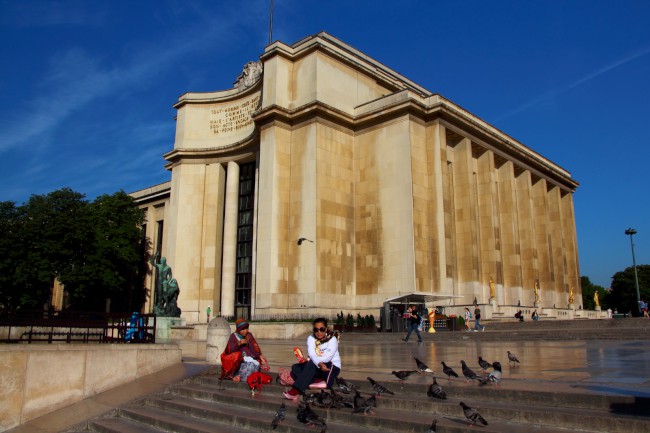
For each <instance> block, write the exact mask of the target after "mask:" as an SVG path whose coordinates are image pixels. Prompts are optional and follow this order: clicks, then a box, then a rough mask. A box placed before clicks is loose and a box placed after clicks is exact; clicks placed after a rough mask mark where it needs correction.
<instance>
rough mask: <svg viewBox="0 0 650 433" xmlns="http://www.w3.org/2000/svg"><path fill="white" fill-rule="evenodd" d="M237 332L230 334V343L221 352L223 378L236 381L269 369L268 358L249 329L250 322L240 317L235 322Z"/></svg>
mask: <svg viewBox="0 0 650 433" xmlns="http://www.w3.org/2000/svg"><path fill="white" fill-rule="evenodd" d="M235 328H236V330H235V332H233V333H232V334H230V338H229V339H228V345H227V346H226V349H225V350H224V351H223V353H222V354H221V379H232V380H234V381H236V382H238V381H240V380H246V379H247V378H248V376H249V375H251V374H252V373H254V372H256V371H259V370H264V371H268V369H269V367H268V365H267V362H266V359H265V358H264V357H263V356H262V350H261V349H260V346H259V345H258V344H257V341H255V337H253V334H251V333H250V332H249V331H248V322H247V321H246V320H244V319H238V320H237V322H235Z"/></svg>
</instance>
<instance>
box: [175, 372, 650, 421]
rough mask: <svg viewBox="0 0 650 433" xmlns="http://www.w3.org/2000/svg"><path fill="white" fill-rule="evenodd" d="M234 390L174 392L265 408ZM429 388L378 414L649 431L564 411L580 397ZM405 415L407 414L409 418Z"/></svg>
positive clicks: (408, 392)
mask: <svg viewBox="0 0 650 433" xmlns="http://www.w3.org/2000/svg"><path fill="white" fill-rule="evenodd" d="M224 384H226V382H224ZM230 384H233V383H232V382H228V383H227V385H226V386H227V388H225V389H221V390H219V389H216V387H213V386H205V385H184V386H178V387H175V388H174V390H173V392H174V393H177V394H179V395H183V396H185V397H187V398H199V399H204V400H209V401H214V402H218V403H220V404H229V403H230V404H236V405H238V406H251V407H253V406H254V407H262V405H263V404H264V402H263V401H262V399H258V397H256V398H255V399H251V398H250V397H249V396H247V395H246V392H247V391H246V390H245V389H244V390H243V391H242V390H236V389H234V387H233V388H230V387H229V385H230ZM234 385H242V384H234ZM358 387H359V389H360V390H361V391H365V392H366V393H368V392H369V391H370V389H369V387H368V386H367V384H366V385H365V386H364V385H363V384H361V383H358ZM427 387H428V385H427V386H425V385H419V386H418V385H407V386H405V387H404V390H403V391H402V390H397V389H394V392H395V396H386V397H384V398H381V399H379V400H378V403H377V406H378V410H381V411H382V413H383V412H385V411H386V410H390V411H396V412H402V414H401V415H399V414H398V415H396V416H395V418H396V419H397V420H401V419H403V418H404V416H410V415H411V414H412V413H413V412H417V413H427V414H434V413H435V414H438V415H441V416H445V417H452V418H453V417H458V416H462V413H461V412H460V409H459V405H458V404H459V402H460V401H465V402H466V403H468V404H470V405H472V406H474V405H480V407H482V408H483V410H482V413H483V415H484V416H486V417H488V416H489V417H490V418H491V419H492V420H493V421H499V422H503V423H518V424H528V425H530V426H546V427H550V428H565V429H586V430H593V431H609V432H623V431H625V432H645V431H649V430H650V418H641V417H634V416H626V415H624V414H619V413H614V412H611V411H609V410H593V409H591V410H589V409H584V408H570V407H569V408H567V407H564V404H563V403H569V402H571V401H572V400H578V399H579V397H581V396H580V395H561V394H559V395H557V396H551V397H554V398H548V399H546V400H545V399H544V397H545V396H544V395H539V396H535V394H536V393H535V392H531V391H528V392H523V391H519V392H512V391H508V390H497V389H493V388H489V387H488V388H478V387H477V386H476V385H474V386H471V387H470V386H468V387H466V388H463V387H448V388H447V391H448V396H449V399H448V400H446V401H440V400H432V399H429V398H428V397H426V389H427ZM281 390H282V388H281V387H278V386H267V387H265V388H264V392H263V394H264V393H266V395H267V396H268V397H266V399H267V400H266V401H269V400H268V399H270V401H276V402H277V399H278V398H280V399H281V397H280V395H281V394H280V392H281ZM501 391H505V392H501ZM504 394H505V395H504ZM541 394H544V393H541ZM547 394H550V393H547ZM518 396H519V397H518ZM259 397H261V396H259ZM547 400H548V401H547ZM549 403H550V405H549ZM597 403H598V404H599V405H600V406H601V407H602V405H603V402H602V401H597ZM266 404H269V403H266ZM276 404H277V403H276ZM578 404H580V403H578ZM582 404H583V405H588V404H589V402H583V403H582ZM272 407H273V403H270V406H269V408H272ZM405 412H408V414H406V413H405ZM578 413H580V415H579V416H578V415H577V414H578ZM329 416H331V417H332V418H331V419H333V420H336V421H337V422H345V420H344V419H340V418H339V415H338V414H337V412H336V411H330V415H329Z"/></svg>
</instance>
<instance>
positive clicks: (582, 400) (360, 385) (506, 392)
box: [186, 373, 650, 412]
mask: <svg viewBox="0 0 650 433" xmlns="http://www.w3.org/2000/svg"><path fill="white" fill-rule="evenodd" d="M275 376H277V375H276V374H275V373H272V374H271V377H273V378H274V379H273V383H272V384H271V385H267V386H265V389H266V388H268V387H273V388H276V387H277V388H278V391H277V393H278V394H281V392H282V391H283V390H284V389H286V387H281V386H279V385H276V384H275ZM346 380H347V381H348V382H350V383H352V384H353V385H354V386H355V387H356V388H357V389H358V390H359V391H360V392H364V390H365V392H369V390H370V386H369V384H368V382H367V381H359V380H354V379H346ZM197 381H198V382H199V383H201V382H202V383H205V384H206V385H214V386H222V387H225V388H234V389H237V388H242V389H248V385H247V384H245V383H237V382H232V381H228V380H224V381H222V382H221V384H219V379H217V378H211V377H210V376H200V377H196V378H193V380H191V381H187V382H186V383H187V384H190V383H197ZM379 382H380V383H382V384H384V385H385V386H387V387H389V388H390V384H388V383H387V382H386V381H381V380H379ZM445 382H447V380H446V379H442V378H440V377H438V383H440V385H441V386H442V388H443V390H445V392H448V393H449V394H450V395H452V396H453V395H454V394H455V393H457V392H458V391H461V392H462V393H463V394H464V393H465V392H469V393H470V397H468V398H475V396H474V395H472V393H481V394H483V395H486V396H493V397H496V398H497V400H496V401H501V402H507V401H511V400H517V401H524V402H527V403H529V404H535V405H543V406H546V407H549V408H553V407H572V408H576V409H587V410H608V409H610V408H611V407H612V405H619V406H620V405H631V404H638V403H639V399H641V401H642V402H645V404H646V405H647V406H648V408H649V412H650V398H639V397H632V396H614V395H604V394H588V393H567V392H552V391H543V390H540V391H531V390H524V389H503V388H501V389H499V390H494V389H491V388H493V387H492V385H487V386H486V387H485V388H480V387H478V385H474V387H469V386H467V385H465V383H463V384H462V385H456V384H453V385H451V384H449V383H445ZM395 385H397V384H395ZM427 386H428V385H425V384H417V385H416V384H410V383H408V382H407V383H405V384H404V390H397V389H392V388H391V389H392V390H393V391H394V392H397V393H398V394H402V393H404V394H418V393H422V392H423V389H425V390H426V389H427V388H426V387H427ZM488 387H490V388H488ZM486 391H487V393H486ZM492 391H494V392H492ZM459 397H460V398H464V395H462V396H459ZM484 401H495V400H490V399H487V400H485V399H484Z"/></svg>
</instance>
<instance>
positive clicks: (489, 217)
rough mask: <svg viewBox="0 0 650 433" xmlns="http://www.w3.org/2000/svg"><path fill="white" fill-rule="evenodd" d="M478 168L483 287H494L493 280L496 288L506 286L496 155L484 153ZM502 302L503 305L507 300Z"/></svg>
mask: <svg viewBox="0 0 650 433" xmlns="http://www.w3.org/2000/svg"><path fill="white" fill-rule="evenodd" d="M476 165H477V170H476V179H477V182H476V195H477V198H476V201H477V206H478V209H477V211H478V224H477V226H478V238H479V247H480V258H481V261H480V271H481V272H480V274H479V283H480V284H481V286H483V287H490V286H489V283H490V280H493V281H494V283H495V284H496V285H501V284H503V278H502V274H503V273H502V264H501V240H500V237H501V234H500V232H499V207H498V206H499V200H498V191H497V186H496V182H495V180H496V179H495V166H494V153H492V152H490V151H484V152H483V154H482V155H480V156H479V157H478V159H477V164H476ZM490 291H491V289H490ZM490 291H488V294H487V296H488V298H489V299H490V302H491V303H492V305H496V304H497V296H496V293H495V297H494V299H493V298H492V295H491V293H490ZM495 291H496V290H495ZM500 302H501V303H503V299H501V300H500Z"/></svg>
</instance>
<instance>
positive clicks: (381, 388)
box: [366, 377, 395, 397]
mask: <svg viewBox="0 0 650 433" xmlns="http://www.w3.org/2000/svg"><path fill="white" fill-rule="evenodd" d="M366 379H368V380H369V381H370V384H371V385H372V389H373V390H375V392H376V393H377V397H380V396H381V395H382V394H384V393H386V394H390V395H395V393H394V392H393V391H391V390H390V389H388V388H386V387H385V386H383V385H382V384H380V383H377V382H375V381H374V380H373V378H372V377H367V378H366Z"/></svg>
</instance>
